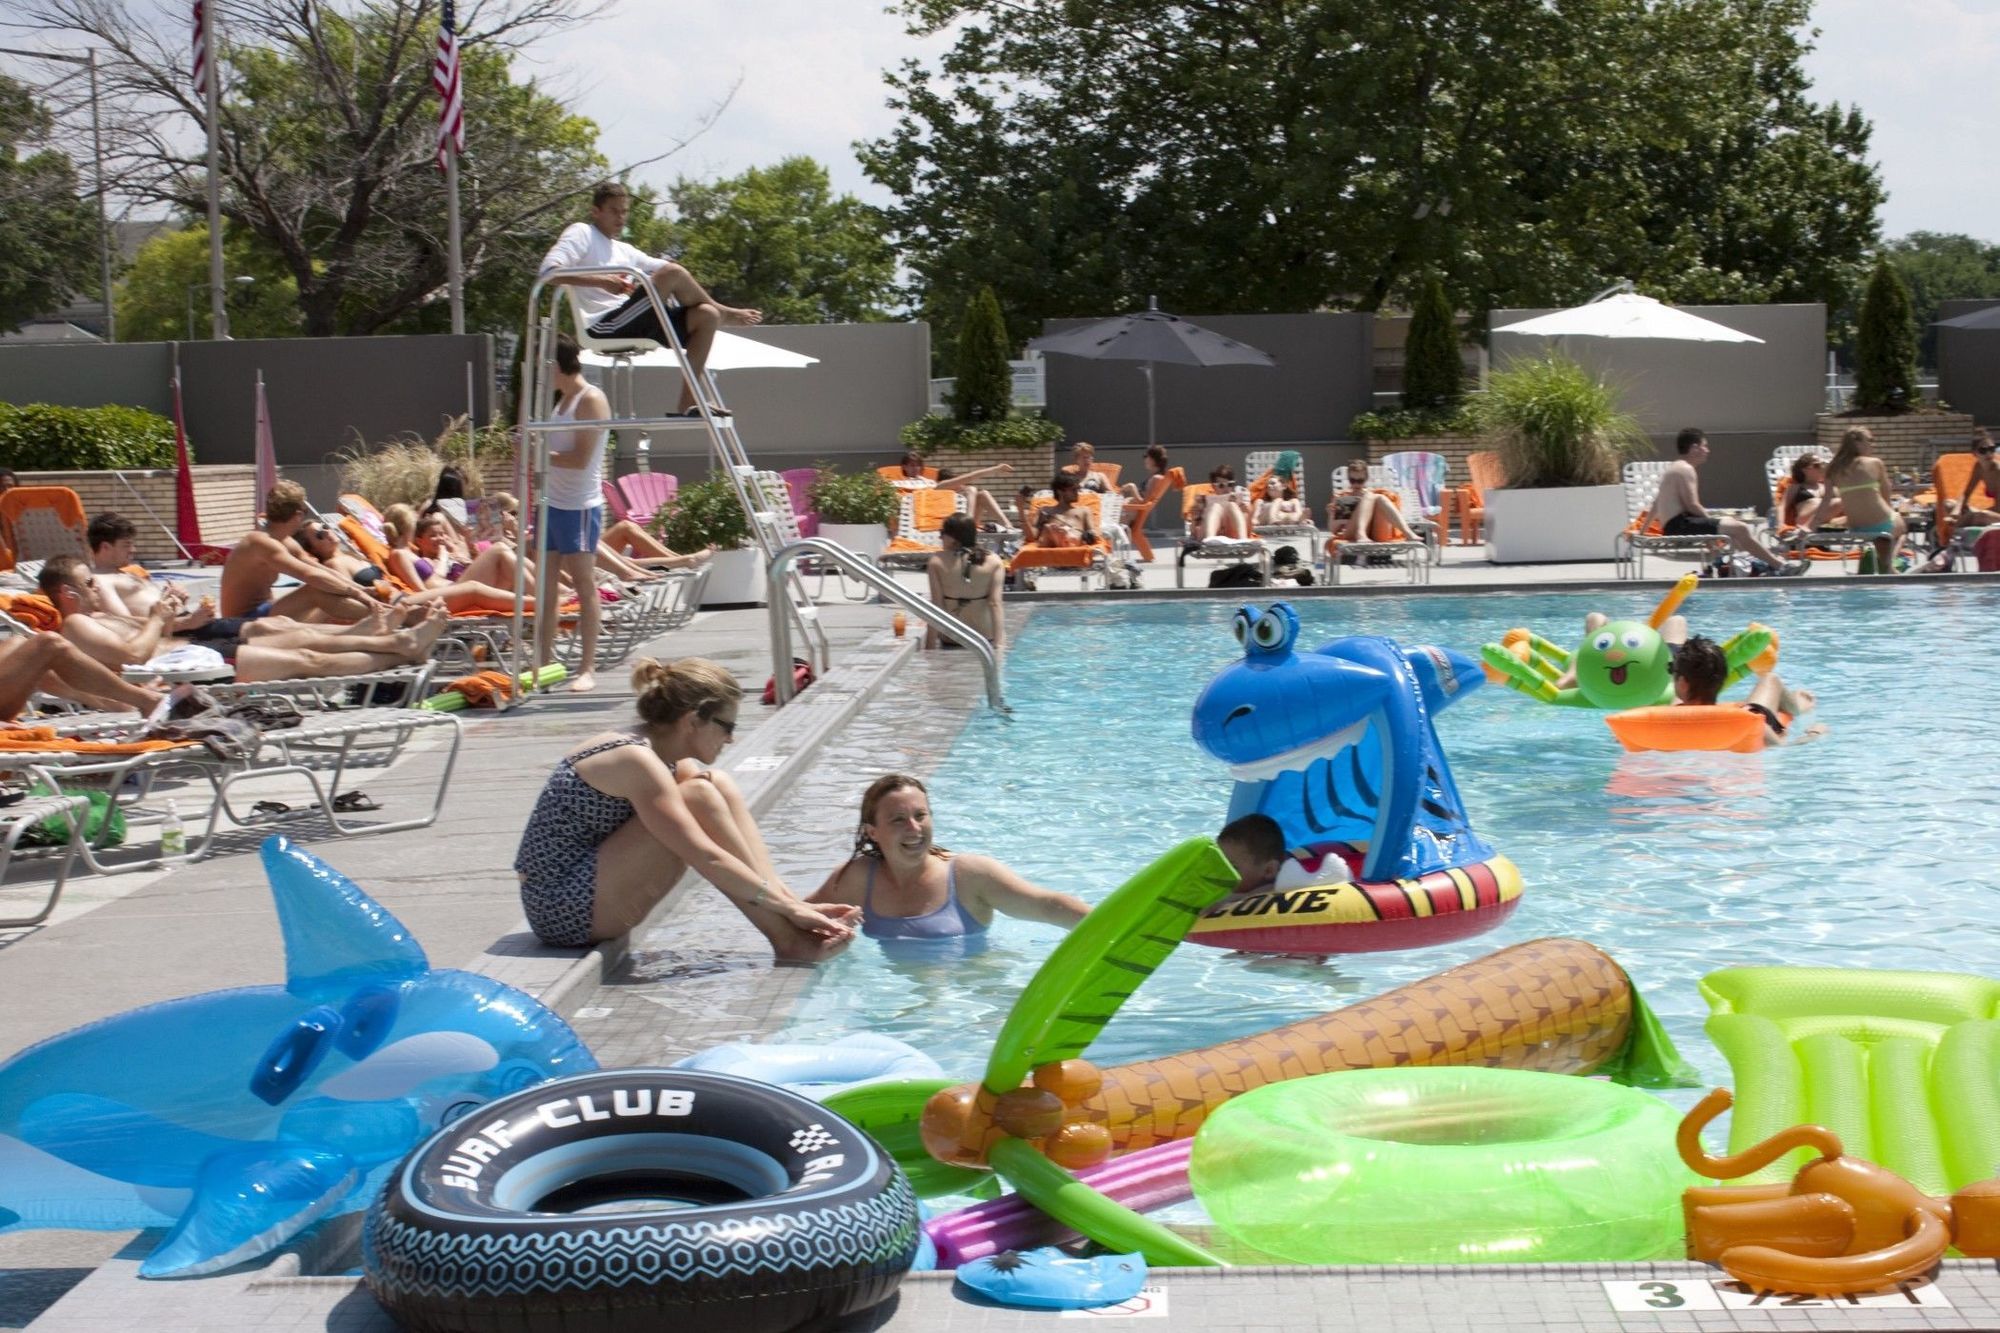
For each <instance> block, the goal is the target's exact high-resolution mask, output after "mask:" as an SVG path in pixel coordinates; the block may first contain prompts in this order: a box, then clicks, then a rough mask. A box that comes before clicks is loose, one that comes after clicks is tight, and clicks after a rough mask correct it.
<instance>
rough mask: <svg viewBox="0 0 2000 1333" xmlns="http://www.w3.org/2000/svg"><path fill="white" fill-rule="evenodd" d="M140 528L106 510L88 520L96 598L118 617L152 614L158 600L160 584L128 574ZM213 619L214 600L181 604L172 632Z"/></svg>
mask: <svg viewBox="0 0 2000 1333" xmlns="http://www.w3.org/2000/svg"><path fill="white" fill-rule="evenodd" d="M138 532H139V530H138V529H137V528H135V527H133V526H132V520H131V519H129V518H126V517H125V516H124V515H122V514H116V513H111V512H109V511H107V512H105V513H102V514H99V515H97V517H95V518H93V519H91V520H90V527H89V528H88V529H87V530H86V531H85V534H84V535H85V540H86V541H87V542H88V544H89V546H90V572H91V573H92V574H94V575H96V577H97V597H98V600H99V601H101V602H103V603H104V609H105V610H107V611H112V612H115V613H117V614H118V615H121V616H135V617H136V616H147V615H151V614H152V611H153V607H154V606H155V605H157V604H158V602H159V600H160V593H161V587H162V585H160V584H157V583H155V582H153V580H151V579H148V578H140V577H139V576H137V575H136V574H131V573H128V572H127V571H126V569H125V567H126V566H127V565H130V564H132V563H133V556H132V542H133V539H134V538H135V537H137V536H138ZM214 618H215V603H214V602H213V601H211V600H210V599H208V598H206V597H204V598H202V600H201V602H200V603H199V604H198V605H196V606H194V607H192V608H188V607H185V606H183V608H182V611H181V615H180V618H179V619H177V620H176V621H175V622H174V624H173V632H174V633H177V634H184V633H186V632H187V631H189V630H192V629H196V628H198V627H200V626H201V625H203V624H206V623H207V622H208V621H210V620H213V619H214Z"/></svg>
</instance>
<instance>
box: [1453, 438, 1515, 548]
mask: <svg viewBox="0 0 2000 1333" xmlns="http://www.w3.org/2000/svg"><path fill="white" fill-rule="evenodd" d="M1465 467H1466V471H1467V473H1468V474H1469V475H1470V477H1471V480H1469V481H1467V482H1466V483H1465V484H1464V485H1463V486H1447V487H1445V489H1444V490H1443V491H1442V492H1440V493H1439V497H1438V527H1439V529H1440V530H1441V531H1442V532H1445V533H1447V534H1448V533H1449V532H1450V531H1451V516H1452V513H1453V511H1456V512H1457V514H1458V540H1459V543H1460V544H1461V545H1464V546H1477V545H1478V544H1479V540H1480V531H1479V530H1480V525H1481V524H1482V523H1483V522H1484V520H1485V518H1486V492H1488V491H1497V490H1500V489H1502V488H1503V487H1505V486H1506V485H1507V474H1506V473H1505V472H1504V471H1502V470H1501V467H1500V455H1499V454H1498V453H1497V452H1495V451H1494V450H1491V449H1484V450H1481V451H1480V452H1478V453H1476V454H1473V455H1471V456H1470V457H1468V458H1467V459H1466V460H1465Z"/></svg>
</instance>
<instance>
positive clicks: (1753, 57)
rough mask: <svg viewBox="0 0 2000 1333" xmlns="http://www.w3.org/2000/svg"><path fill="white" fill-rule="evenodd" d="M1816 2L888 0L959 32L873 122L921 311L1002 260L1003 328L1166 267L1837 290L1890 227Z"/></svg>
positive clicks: (1190, 286)
mask: <svg viewBox="0 0 2000 1333" xmlns="http://www.w3.org/2000/svg"><path fill="white" fill-rule="evenodd" d="M1808 10H1809V4H1808V0H1566V2H1565V3H1563V4H1561V5H1551V4H1548V3H1546V2H1545V0H1486V2H1485V3H1481V4H1478V5H1469V4H1465V3H1462V0H1378V2H1377V3H1371V4H1361V3H1358V0H1298V2H1297V3H1286V4H1273V3H1269V0H1204V2H1203V3H1201V4H1183V5H1172V6H1162V5H1160V4H1159V3H1157V0H1093V3H1089V4H1083V3H1071V4H1063V5H1054V4H1049V5H1024V4H1020V3H1017V2H1016V0H903V3H902V12H903V13H904V14H905V15H906V17H907V18H908V19H909V22H910V28H911V30H912V31H913V32H916V33H920V34H926V35H928V34H934V33H938V32H941V31H944V30H946V29H949V30H950V31H951V32H952V33H953V34H954V35H955V44H954V45H953V46H952V47H951V48H950V49H949V50H948V51H947V52H946V53H945V54H944V55H943V56H942V57H941V58H940V59H939V60H938V62H937V64H936V65H935V67H929V66H926V65H925V64H923V63H921V62H918V61H908V62H905V63H904V64H903V66H902V67H901V68H900V69H899V70H896V71H893V72H891V73H890V74H889V75H888V76H887V79H888V83H889V86H890V89H891V105H892V107H894V108H896V109H897V110H898V111H900V113H901V116H900V119H899V122H898V125H897V127H896V129H895V131H894V132H893V133H892V134H890V135H889V136H888V137H886V138H883V139H880V140H876V141H874V142H872V143H868V144H864V145H862V146H861V155H862V162H863V165H864V167H865V169H866V170H867V171H868V173H869V175H870V176H871V177H872V178H873V179H874V180H876V181H878V182H879V183H881V184H882V185H884V186H886V187H887V188H888V189H889V190H891V191H892V192H893V193H894V194H895V195H896V196H897V198H898V201H899V202H898V203H897V204H896V205H895V206H894V207H893V208H891V209H890V210H889V220H890V225H891V234H892V239H894V240H895V242H896V243H897V245H898V247H899V249H900V250H901V252H902V253H903V256H904V260H905V263H906V264H907V265H908V266H909V269H910V272H911V274H912V279H913V296H914V297H915V299H916V300H917V302H918V303H919V304H920V306H921V308H922V310H923V313H924V314H925V315H926V317H928V318H931V319H933V320H939V321H944V322H948V321H949V319H950V318H951V317H952V313H953V312H954V311H955V310H956V309H957V308H958V306H959V305H960V304H961V303H962V301H963V299H964V297H965V296H966V295H968V294H969V293H970V292H971V291H972V290H973V289H975V288H976V287H977V286H978V285H980V284H984V283H990V284H991V285H992V286H993V287H994V288H995V290H996V292H997V293H998V294H999V297H1000V301H1001V305H1002V307H1003V308H1004V309H1005V310H1006V311H1007V312H1008V316H1009V319H1010V321H1011V331H1012V333H1013V334H1014V336H1016V337H1020V336H1023V335H1025V334H1027V333H1029V332H1032V331H1033V330H1034V329H1035V328H1036V326H1038V325H1039V323H1040V322H1041V321H1042V320H1043V319H1046V318H1048V317H1051V316H1058V315H1101V314H1105V313H1108V312H1110V311H1115V310H1119V309H1126V308H1131V307H1133V306H1135V305H1138V304H1140V302H1141V301H1142V298H1144V297H1146V296H1147V295H1150V294H1153V293H1157V294H1158V295H1159V296H1160V298H1161V300H1162V302H1163V303H1164V304H1166V305H1168V306H1170V307H1173V308H1176V309H1183V310H1190V311H1206V312H1217V313H1219V312H1229V311H1262V310H1313V309H1320V308H1324V307H1337V308H1338V307H1351V308H1355V309H1361V310H1375V309H1379V308H1381V306H1382V305H1383V304H1384V303H1385V302H1386V301H1389V300H1391V299H1394V298H1397V297H1407V296H1410V295H1413V292H1412V290H1411V289H1412V287H1413V284H1414V281H1415V279H1416V277H1417V275H1419V274H1421V273H1423V272H1424V271H1425V270H1427V269H1432V268H1435V269H1436V270H1437V271H1438V272H1439V273H1440V276H1441V277H1442V278H1443V280H1444V283H1445V287H1446V292H1447V296H1448V297H1449V298H1450V299H1452V300H1453V302H1454V304H1456V305H1457V306H1459V307H1460V308H1466V309H1474V310H1485V309H1489V308H1491V307H1493V306H1495V305H1499V304H1516V305H1543V304H1561V303H1566V302H1568V301H1571V300H1576V299H1581V298H1582V297H1584V296H1587V295H1588V294H1589V293H1590V292H1591V291H1593V290H1596V289H1597V288H1598V287H1601V286H1603V285H1605V283H1607V282H1608V281H1610V280H1611V279H1613V278H1618V277H1626V278H1630V279H1632V280H1633V281H1635V282H1637V283H1639V284H1640V285H1642V286H1644V287H1646V288H1648V289H1649V290H1652V291H1655V292H1657V293H1658V294H1659V295H1662V296H1665V297H1667V298H1669V299H1683V300H1687V299H1707V300H1716V299H1740V300H1838V299H1841V298H1843V297H1844V296H1845V294H1846V293H1847V292H1849V291H1851V290H1852V289H1853V287H1854V286H1855V285H1856V284H1857V282H1858V278H1859V274H1860V267H1859V266H1860V264H1861V263H1862V262H1863V260H1864V258H1865V256H1866V254H1867V253H1868V251H1869V249H1870V248H1871V247H1872V245H1873V244H1874V242H1875V240H1876V234H1877V233H1876V221H1875V213H1876V209H1877V207H1878V206H1879V203H1880V201H1881V197H1882V192H1881V187H1880V184H1879V182H1878V180H1877V179H1876V176H1875V173H1874V171H1873V169H1872V168H1871V167H1869V165H1868V163H1867V156H1866V154H1867V139H1868V125H1867V122H1866V121H1865V120H1863V119H1862V118H1861V117H1860V115H1859V114H1858V113H1855V112H1852V111H1845V110H1842V109H1841V108H1839V107H1828V106H1821V105H1818V104H1815V103H1813V102H1812V101H1811V100H1810V99H1809V97H1808V96H1807V93H1808V91H1809V88H1808V85H1807V83H1806V80H1805V76H1804V74H1803V73H1802V72H1801V69H1800V59H1801V57H1802V56H1803V54H1804V53H1805V51H1806V50H1807V49H1808V48H1807V46H1806V42H1805V38H1804V37H1802V36H1801V35H1800V30H1801V29H1802V26H1803V25H1804V23H1805V22H1806V19H1807V17H1808Z"/></svg>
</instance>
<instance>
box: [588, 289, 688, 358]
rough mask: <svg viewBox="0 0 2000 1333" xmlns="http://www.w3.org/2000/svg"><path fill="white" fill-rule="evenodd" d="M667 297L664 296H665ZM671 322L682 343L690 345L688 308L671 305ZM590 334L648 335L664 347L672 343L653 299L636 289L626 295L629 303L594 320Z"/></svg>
mask: <svg viewBox="0 0 2000 1333" xmlns="http://www.w3.org/2000/svg"><path fill="white" fill-rule="evenodd" d="M662 299H664V298H662ZM667 322H668V323H669V324H672V325H673V326H674V336H675V337H677V338H679V339H680V342H681V345H682V346H686V345H687V336H688V326H687V307H685V306H678V305H675V306H668V307H667ZM590 336H591V337H593V338H644V339H646V340H647V341H648V342H656V343H659V344H661V345H662V346H672V344H671V343H669V342H668V341H667V334H666V331H665V330H664V329H662V328H661V327H660V317H659V316H658V315H656V314H654V313H653V301H652V298H651V297H650V296H648V295H647V294H646V293H645V292H643V291H639V292H634V293H633V294H632V295H631V296H628V297H626V298H625V304H624V305H621V306H619V307H618V308H616V309H615V310H609V311H606V312H605V313H604V314H602V315H599V316H598V317H597V318H596V319H594V320H592V321H591V322H590Z"/></svg>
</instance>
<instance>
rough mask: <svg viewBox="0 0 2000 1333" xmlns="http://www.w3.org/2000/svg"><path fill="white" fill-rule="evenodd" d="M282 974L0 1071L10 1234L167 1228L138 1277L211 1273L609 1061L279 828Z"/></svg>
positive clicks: (90, 1030) (0, 1167)
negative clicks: (450, 1140)
mask: <svg viewBox="0 0 2000 1333" xmlns="http://www.w3.org/2000/svg"><path fill="white" fill-rule="evenodd" d="M263 856H264V869H265V873H266V874H267V876H268V877H269V879H270V882H271V894H272V896H273V897H274V898H275V899H276V900H277V906H278V918H279V922H280V925H281V926H282V928H283V931H284V937H285V964H286V976H285V984H284V985H282V986H252V987H246V988H244V989H241V990H225V991H212V992H210V993H208V994H205V995H192V996H187V997H185V998H183V999H178V1000H168V1001H166V1002H165V1003H162V1004H155V1005H149V1006H147V1007H146V1008H143V1009H135V1010H132V1011H131V1012H129V1013H124V1014H119V1015H116V1016H114V1017H112V1018H107V1019H103V1020H101V1021H99V1022H96V1023H91V1024H88V1025H86V1026H84V1027H80V1028H76V1029H73V1030H72V1031H69V1032H65V1033H63V1034H62V1035H60V1036H56V1037H51V1038H50V1039H49V1040H47V1041H44V1042H41V1043H40V1044H38V1045H35V1046H31V1047H29V1048H28V1049H26V1050H24V1051H22V1052H20V1053H19V1054H18V1055H16V1056H14V1057H13V1058H12V1059H10V1060H8V1061H6V1062H5V1063H4V1064H0V1231H16V1230H24V1229H27V1228H31V1227H71V1228H80V1229H85V1230H126V1229H137V1228H143V1227H171V1228H172V1229H171V1231H170V1232H169V1233H168V1235H167V1237H166V1239H165V1240H163V1241H161V1242H160V1245H159V1247H158V1248H157V1249H155V1250H154V1251H153V1252H152V1254H151V1255H150V1256H148V1258H147V1259H146V1260H145V1262H144V1263H143V1264H142V1265H141V1266H140V1269H139V1272H140V1275H141V1276H143V1277H184V1276H194V1275H197V1274H201V1273H210V1272H214V1271H216V1270H218V1269H222V1268H227V1267H229V1266H231V1265H233V1264H238V1263H241V1262H243V1261H244V1260H246V1259H251V1258H254V1257H256V1256H257V1255H260V1254H263V1253H265V1252H267V1251H269V1250H271V1249H274V1248H276V1247H277V1246H279V1245H282V1244H283V1243H284V1242H285V1241H287V1240H289V1239H290V1238H291V1237H292V1236H294V1235H296V1234H297V1233H298V1232H299V1231H301V1230H302V1229H304V1228H305V1227H306V1226H308V1225H309V1224H311V1223H312V1222H314V1221H316V1220H317V1219H319V1218H322V1217H328V1216H332V1215H335V1214H338V1213H343V1212H350V1211H356V1210H359V1209H362V1208H365V1207H366V1206H367V1204H368V1203H369V1201H370V1200H371V1198H372V1197H373V1195H374V1193H375V1190H376V1189H377V1188H379V1186H380V1184H381V1182H382V1180H383V1179H384V1178H386V1176H387V1175H388V1173H389V1171H390V1170H392V1169H393V1168H394V1166H395V1164H396V1163H397V1162H398V1161H399V1160H400V1159H401V1158H402V1157H403V1155H404V1154H405V1153H407V1152H408V1151H409V1150H410V1149H411V1148H412V1147H414V1146H415V1145H416V1144H417V1143H418V1142H419V1141H420V1140H421V1139H423V1138H424V1137H425V1136H426V1135H428V1134H430V1133H431V1132H432V1131H433V1130H435V1129H436V1128H437V1127H438V1126H439V1125H441V1124H444V1123H445V1122H446V1121H449V1120H452V1119H454V1118H456V1117H457V1116H460V1115H463V1114H465V1113H466V1112H468V1111H470V1110H472V1109H473V1108H475V1107H477V1106H479V1105H480V1104H481V1103H483V1102H486V1101H489V1100H491V1099H493V1098H495V1097H498V1096H500V1095H502V1094H503V1093H509V1092H515V1091H518V1090H519V1089H521V1088H525V1087H529V1086H531V1085H533V1084H536V1083H539V1082H542V1081H543V1080H545V1079H550V1078H554V1077H556V1076H558V1075H562V1074H573V1073H580V1072H584V1071H587V1070H592V1069H595V1068H596V1067H597V1062H596V1060H595V1059H593V1058H592V1057H591V1054H590V1052H589V1050H588V1049H586V1048H585V1047H584V1045H583V1044H582V1043H581V1042H580V1041H578V1040H577V1037H576V1034H575V1033H573V1032H572V1031H570V1029H569V1026H568V1025H567V1024H566V1023H564V1022H563V1021H562V1019H560V1018H559V1017H557V1016H556V1015H555V1014H553V1013H551V1012H550V1011H549V1010H547V1009H545V1008H543V1007H542V1006H541V1005H540V1004H539V1003H537V1002H536V1001H535V1000H534V999H532V998H531V997H529V996H528V995H526V994H524V993H522V992H521V991H518V990H515V989H514V988H513V987H511V986H507V985H503V984H502V983H500V982H498V981H495V980H493V979H492V978H490V977H483V976H478V975H476V974H474V973H471V972H458V971H450V970H437V969H433V968H432V967H431V965H430V963H429V961H428V960H427V959H426V958H425V957H424V951H423V949H422V948H421V947H420V946H419V945H418V944H417V942H416V941H415V940H414V939H412V938H411V937H410V933H409V931H408V930H406V929H405V928H404V926H403V924H402V922H400V921H398V920H396V918H395V917H394V916H392V915H391V914H390V913H389V912H388V911H386V910H385V909H384V908H382V907H381V906H380V905H379V904H377V903H376V902H375V901H374V900H373V899H371V898H370V897H369V896H368V895H367V894H365V893H363V892H362V891H361V890H360V889H359V888H357V887H356V886H355V885H354V884H353V883H352V882H350V881H349V880H348V879H347V878H346V877H344V876H343V875H341V874H340V873H339V872H338V871H336V870H334V869H333V868H332V867H331V866H328V865H327V864H326V863H325V862H323V861H321V860H319V859H318V858H317V857H314V856H312V855H310V854H309V853H307V852H306V851H304V850H303V849H301V848H299V847H296V846H294V845H292V844H291V843H290V842H288V841H287V840H286V839H284V838H282V837H277V838H272V839H270V840H269V841H267V842H266V843H265V844H264V848H263Z"/></svg>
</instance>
